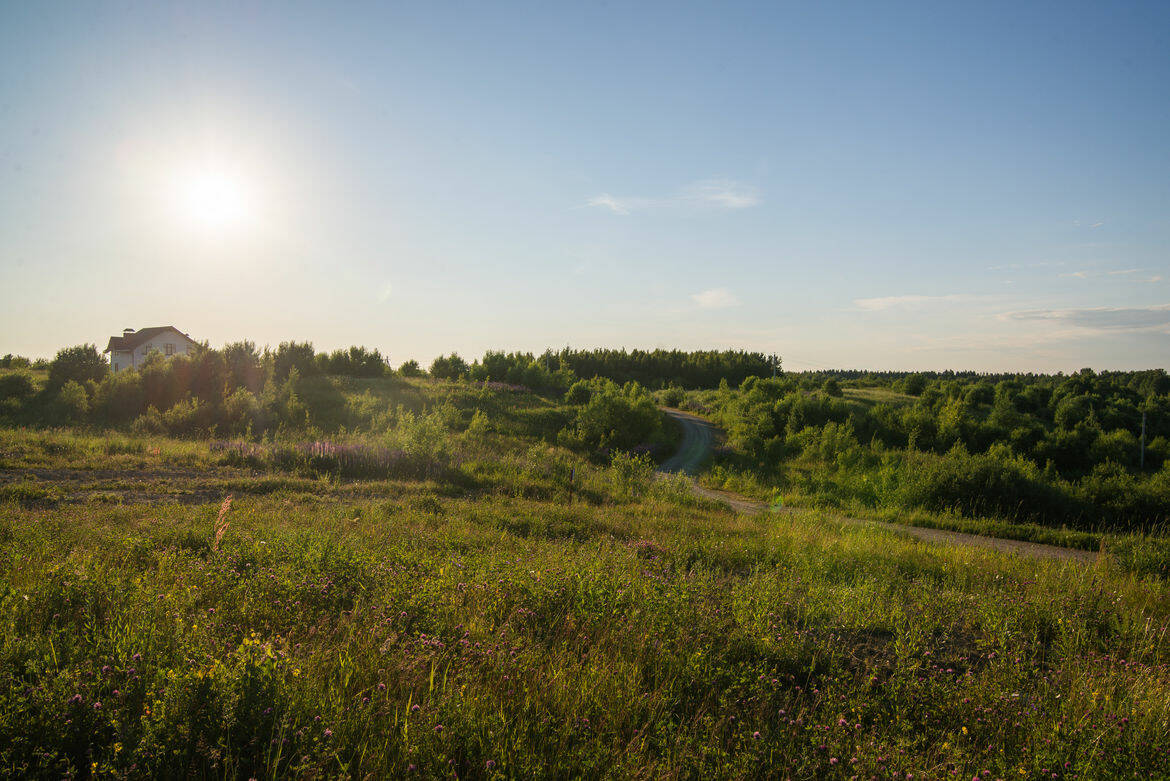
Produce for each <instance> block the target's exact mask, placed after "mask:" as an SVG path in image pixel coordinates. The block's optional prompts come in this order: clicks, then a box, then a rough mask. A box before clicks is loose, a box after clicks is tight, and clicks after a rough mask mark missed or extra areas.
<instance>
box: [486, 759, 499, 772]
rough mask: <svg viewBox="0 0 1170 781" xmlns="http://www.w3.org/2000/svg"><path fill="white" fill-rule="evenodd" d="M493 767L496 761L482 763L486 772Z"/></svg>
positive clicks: (490, 760)
mask: <svg viewBox="0 0 1170 781" xmlns="http://www.w3.org/2000/svg"><path fill="white" fill-rule="evenodd" d="M495 766H496V761H495V760H494V759H489V760H488V761H487V762H485V763H484V767H485V768H487V769H488V770H491V769H492V768H494V767H495Z"/></svg>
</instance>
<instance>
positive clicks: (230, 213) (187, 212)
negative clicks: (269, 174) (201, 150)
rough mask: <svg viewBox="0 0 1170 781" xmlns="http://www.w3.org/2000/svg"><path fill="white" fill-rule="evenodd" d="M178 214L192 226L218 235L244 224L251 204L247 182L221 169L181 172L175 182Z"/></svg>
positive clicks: (251, 214)
mask: <svg viewBox="0 0 1170 781" xmlns="http://www.w3.org/2000/svg"><path fill="white" fill-rule="evenodd" d="M175 196H176V199H175V200H176V206H177V211H178V213H179V216H180V217H181V218H182V219H183V221H184V222H186V223H187V224H189V225H190V226H191V227H192V228H195V229H196V230H199V231H201V232H203V233H207V234H211V235H222V234H225V233H229V232H232V231H236V230H239V229H241V228H243V227H244V226H246V224H247V223H248V221H249V220H250V219H251V218H252V217H253V211H254V203H253V198H252V193H251V191H250V189H249V187H248V184H247V181H246V180H245V179H244V178H242V177H240V176H238V175H234V174H232V173H229V172H227V171H224V170H198V171H191V172H187V173H185V174H184V175H183V176H181V177H180V178H179V180H178V183H177V185H176V192H175Z"/></svg>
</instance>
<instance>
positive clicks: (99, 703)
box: [93, 700, 102, 710]
mask: <svg viewBox="0 0 1170 781" xmlns="http://www.w3.org/2000/svg"><path fill="white" fill-rule="evenodd" d="M93 709H94V710H101V709H102V703H101V701H100V700H99V701H98V702H95V703H94V704H93Z"/></svg>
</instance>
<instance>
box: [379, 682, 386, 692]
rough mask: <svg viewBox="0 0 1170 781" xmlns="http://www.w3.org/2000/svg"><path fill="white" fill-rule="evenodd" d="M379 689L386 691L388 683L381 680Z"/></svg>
mask: <svg viewBox="0 0 1170 781" xmlns="http://www.w3.org/2000/svg"><path fill="white" fill-rule="evenodd" d="M378 691H380V692H384V691H386V684H384V683H381V682H379V683H378Z"/></svg>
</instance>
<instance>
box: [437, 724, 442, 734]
mask: <svg viewBox="0 0 1170 781" xmlns="http://www.w3.org/2000/svg"><path fill="white" fill-rule="evenodd" d="M442 731H443V725H442V724H436V725H435V732H442Z"/></svg>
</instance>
